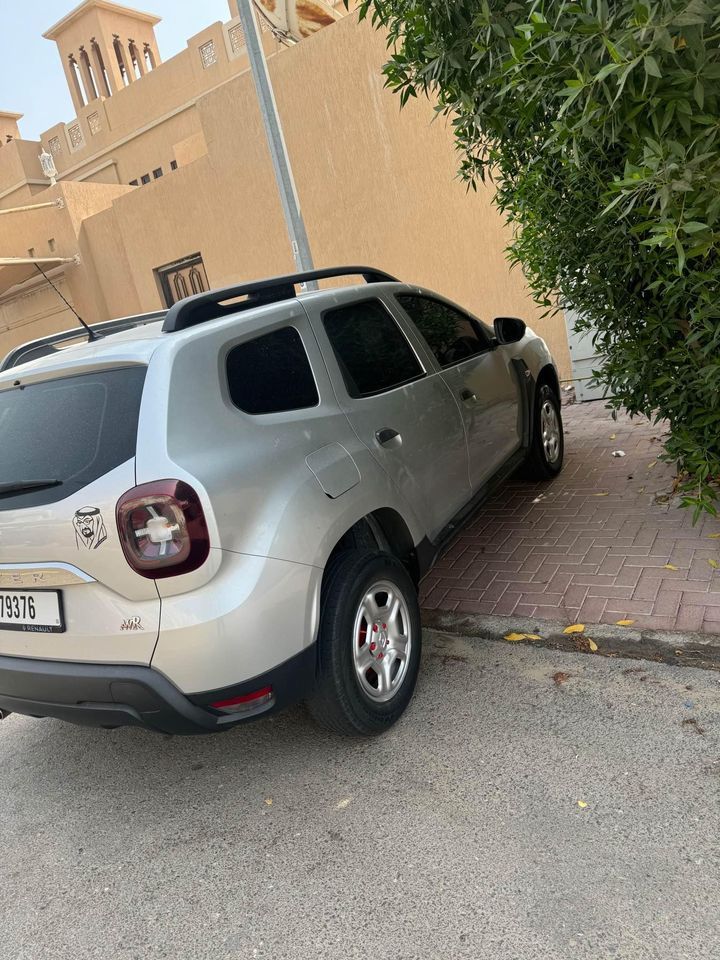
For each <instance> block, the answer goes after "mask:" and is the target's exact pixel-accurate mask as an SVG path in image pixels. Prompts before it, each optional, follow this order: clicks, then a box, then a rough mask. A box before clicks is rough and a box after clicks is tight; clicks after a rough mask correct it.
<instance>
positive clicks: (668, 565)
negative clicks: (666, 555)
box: [664, 563, 678, 570]
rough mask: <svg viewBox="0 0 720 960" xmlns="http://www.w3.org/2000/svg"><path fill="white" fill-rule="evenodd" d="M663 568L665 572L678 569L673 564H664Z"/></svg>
mask: <svg viewBox="0 0 720 960" xmlns="http://www.w3.org/2000/svg"><path fill="white" fill-rule="evenodd" d="M664 567H665V569H666V570H677V569H678V568H677V567H676V566H675V564H674V563H666V564H664Z"/></svg>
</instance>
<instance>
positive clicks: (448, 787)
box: [0, 638, 720, 960]
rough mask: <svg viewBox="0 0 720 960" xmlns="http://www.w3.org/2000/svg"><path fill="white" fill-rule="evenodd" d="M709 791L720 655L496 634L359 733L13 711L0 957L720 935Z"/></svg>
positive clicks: (671, 952)
mask: <svg viewBox="0 0 720 960" xmlns="http://www.w3.org/2000/svg"><path fill="white" fill-rule="evenodd" d="M559 672H561V673H564V674H567V675H568V676H567V677H566V678H561V677H558V678H557V680H558V681H560V682H556V681H555V680H553V675H555V674H557V673H559ZM719 788H720V674H717V673H706V672H702V671H699V670H682V669H680V668H671V667H664V666H660V665H652V664H645V663H637V662H631V661H627V660H606V659H599V658H594V657H589V656H580V655H572V654H562V653H554V652H552V651H547V650H534V649H530V648H526V647H512V646H510V645H501V644H493V643H491V642H480V641H478V642H476V643H473V642H468V641H462V640H461V641H457V640H445V639H443V638H435V639H433V640H431V641H430V642H426V651H425V663H424V670H423V674H422V680H421V683H420V685H419V687H418V692H417V695H416V698H415V701H414V704H413V706H412V708H411V710H410V711H409V713H408V714H407V716H406V718H405V719H404V720H403V722H402V723H401V724H400V725H398V727H397V728H396V729H395V730H394V731H393V732H392V733H390V734H388V735H386V736H385V737H384V738H381V739H379V740H375V741H370V742H348V741H343V740H338V739H334V738H333V737H330V736H327V735H325V734H324V733H323V732H320V731H318V730H317V729H316V728H315V727H314V726H313V725H312V724H311V722H310V721H309V720H308V719H307V718H306V716H305V714H304V713H303V712H302V711H301V710H296V711H293V712H291V713H289V714H286V715H284V716H281V717H278V718H276V719H273V720H267V721H264V722H262V723H260V724H256V725H253V726H247V727H244V728H242V729H238V730H235V731H233V732H231V733H229V734H227V735H225V736H220V737H214V738H212V737H209V738H202V739H171V738H165V737H157V736H151V735H148V734H143V733H141V732H136V731H132V730H120V731H113V732H103V731H94V730H85V729H82V728H76V727H71V726H64V725H62V724H60V723H59V722H55V721H49V720H45V721H39V720H27V719H24V718H17V717H10V718H9V719H8V720H6V721H4V722H3V723H2V724H0V857H1V860H2V867H1V871H0V945H1V948H2V958H3V960H21V958H22V960H45V958H52V960H64V958H72V960H84V958H90V957H92V958H96V957H97V958H100V957H101V958H112V960H126V958H135V957H138V958H149V957H152V958H156V957H167V958H172V960H200V958H205V957H208V958H212V960H230V958H232V960H235V958H246V957H252V958H254V957H261V958H273V960H282V958H293V960H296V958H297V960H305V958H308V960H311V958H312V960H322V958H333V960H335V958H338V960H345V958H354V957H358V958H373V960H386V958H387V960H410V958H423V960H425V958H433V960H436V958H437V960H445V958H453V960H454V958H472V960H484V958H488V960H532V958H540V957H541V958H547V960H564V958H568V960H569V958H572V960H583V958H589V957H592V958H593V960H608V958H643V960H649V958H662V960H680V958H689V960H701V958H705V957H707V958H711V957H712V958H718V957H720V908H719V907H718V904H719V903H720V870H719V867H720V848H719V843H720V839H719V838H720V822H719V821H720V817H719V813H720V804H719V803H718V792H719ZM579 801H581V802H582V803H584V804H587V806H585V807H581V806H579V805H578V802H579Z"/></svg>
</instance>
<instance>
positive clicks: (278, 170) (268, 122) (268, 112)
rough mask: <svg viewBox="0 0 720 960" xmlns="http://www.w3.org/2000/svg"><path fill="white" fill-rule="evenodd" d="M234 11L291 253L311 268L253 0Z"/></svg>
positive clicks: (242, 0)
mask: <svg viewBox="0 0 720 960" xmlns="http://www.w3.org/2000/svg"><path fill="white" fill-rule="evenodd" d="M238 13H239V14H240V22H241V23H242V28H243V32H244V33H245V44H246V47H247V53H248V58H249V59H250V69H251V70H252V75H253V80H254V81H255V91H256V93H257V98H258V104H259V106H260V114H261V115H262V119H263V124H264V126H265V134H266V136H267V142H268V147H269V149H270V156H271V157H272V162H273V168H274V170H275V180H276V182H277V187H278V191H279V193H280V201H281V203H282V208H283V213H284V214H285V223H286V225H287V231H288V235H289V237H290V244H291V246H292V252H293V257H294V258H295V263H296V264H297V267H298V269H299V270H302V271H306V270H312V269H314V267H313V259H312V254H311V252H310V243H309V241H308V236H307V232H306V230H305V223H304V221H303V217H302V212H301V210H300V201H299V200H298V195H297V190H296V188H295V180H294V179H293V175H292V169H291V167H290V158H289V157H288V152H287V145H286V144H285V137H284V136H283V132H282V126H281V125H280V117H279V115H278V110H277V104H276V102H275V95H274V93H273V89H272V83H271V82H270V74H269V73H268V68H267V62H266V60H265V51H264V49H263V45H262V38H261V36H260V29H259V27H258V23H257V19H256V17H255V11H254V10H253V0H238ZM307 287H308V288H309V289H317V284H316V283H314V282H313V283H308V284H307Z"/></svg>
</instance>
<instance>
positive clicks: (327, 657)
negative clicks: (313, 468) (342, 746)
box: [308, 550, 421, 737]
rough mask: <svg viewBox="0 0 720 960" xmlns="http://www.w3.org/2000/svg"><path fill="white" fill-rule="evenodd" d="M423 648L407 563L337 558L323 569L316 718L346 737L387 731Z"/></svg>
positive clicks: (384, 556)
mask: <svg viewBox="0 0 720 960" xmlns="http://www.w3.org/2000/svg"><path fill="white" fill-rule="evenodd" d="M403 638H404V639H403ZM420 651H421V630H420V606H419V603H418V596H417V588H416V586H415V584H414V583H413V580H412V578H411V577H410V575H409V573H408V572H407V570H406V569H405V567H404V566H403V565H402V563H400V561H399V560H397V559H396V558H395V557H393V556H392V555H391V554H389V553H381V552H377V551H372V552H371V551H365V550H351V551H347V552H345V553H342V554H340V555H339V556H338V557H337V558H336V559H335V560H334V561H333V562H332V565H331V567H330V568H329V569H328V571H327V572H326V582H325V586H324V589H323V597H322V604H321V611H320V630H319V636H318V678H317V683H316V687H315V691H314V695H313V698H312V700H311V701H310V702H309V703H308V708H309V710H310V713H311V715H312V716H313V718H314V719H315V720H316V721H317V722H318V723H320V724H321V725H322V726H324V727H327V728H328V729H329V730H332V731H333V732H335V733H339V734H342V735H344V736H354V737H362V736H374V735H377V734H380V733H383V732H384V731H385V730H387V729H389V728H390V727H391V726H392V725H393V724H394V723H395V722H396V721H397V720H398V719H399V718H400V717H401V716H402V714H403V712H404V711H405V708H406V707H407V705H408V704H409V702H410V700H411V698H412V695H413V691H414V689H415V683H416V681H417V675H418V670H419V667H420Z"/></svg>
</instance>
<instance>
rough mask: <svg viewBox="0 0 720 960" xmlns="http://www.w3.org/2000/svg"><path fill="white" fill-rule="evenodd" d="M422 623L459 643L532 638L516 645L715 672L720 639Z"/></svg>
mask: <svg viewBox="0 0 720 960" xmlns="http://www.w3.org/2000/svg"><path fill="white" fill-rule="evenodd" d="M422 622H423V626H424V627H428V628H429V629H432V630H442V631H443V632H444V633H449V634H455V635H457V636H462V637H482V638H483V639H485V640H500V641H501V642H503V643H506V642H507V641H505V640H504V637H505V635H506V634H508V633H531V634H536V635H537V636H539V637H541V638H542V639H540V640H520V641H517V642H518V643H526V644H528V645H529V646H532V645H536V646H541V647H548V648H549V649H551V650H567V651H569V652H572V653H587V654H593V655H595V656H603V657H627V658H629V659H631V660H653V661H655V662H656V663H670V664H674V665H676V666H684V667H699V668H701V669H704V670H718V671H720V634H712V633H673V632H669V631H664V630H642V629H634V628H633V627H616V626H609V625H607V624H586V625H585V631H584V633H573V634H566V633H563V630H564V629H565V628H566V627H567V626H568V624H567V623H560V622H558V621H556V620H534V619H522V618H518V617H482V616H474V615H470V614H458V613H451V612H449V611H444V610H423V611H422ZM589 639H592V640H594V641H595V644H596V645H597V651H593V650H591V648H590V644H589V642H588V640H589Z"/></svg>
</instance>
